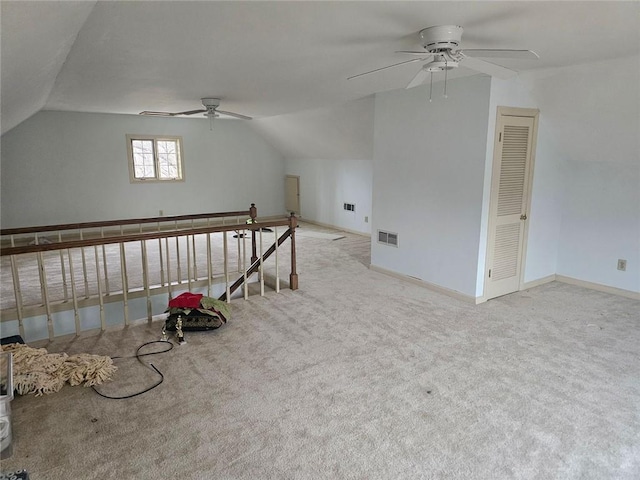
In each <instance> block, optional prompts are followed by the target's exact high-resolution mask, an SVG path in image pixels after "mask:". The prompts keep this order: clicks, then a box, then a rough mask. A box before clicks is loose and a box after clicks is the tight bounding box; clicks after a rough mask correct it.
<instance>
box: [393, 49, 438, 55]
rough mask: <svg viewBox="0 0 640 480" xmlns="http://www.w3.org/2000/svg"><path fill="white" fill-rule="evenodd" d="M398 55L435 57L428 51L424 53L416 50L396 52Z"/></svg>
mask: <svg viewBox="0 0 640 480" xmlns="http://www.w3.org/2000/svg"><path fill="white" fill-rule="evenodd" d="M396 53H406V54H407V55H422V56H433V53H431V52H427V51H426V50H424V51H422V52H418V51H415V50H396Z"/></svg>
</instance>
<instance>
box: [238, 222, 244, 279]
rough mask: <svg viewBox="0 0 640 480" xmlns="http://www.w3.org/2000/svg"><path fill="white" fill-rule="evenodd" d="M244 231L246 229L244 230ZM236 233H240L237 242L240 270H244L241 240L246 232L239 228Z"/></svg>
mask: <svg viewBox="0 0 640 480" xmlns="http://www.w3.org/2000/svg"><path fill="white" fill-rule="evenodd" d="M243 231H244V230H243ZM236 234H237V235H238V242H237V243H238V272H242V270H243V269H242V265H243V263H242V258H241V255H242V254H241V253H240V251H241V247H240V240H241V239H242V238H244V234H242V233H240V230H239V229H238V230H236Z"/></svg>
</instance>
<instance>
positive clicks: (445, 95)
mask: <svg viewBox="0 0 640 480" xmlns="http://www.w3.org/2000/svg"><path fill="white" fill-rule="evenodd" d="M447 70H448V68H447V57H445V58H444V98H449V97H447Z"/></svg>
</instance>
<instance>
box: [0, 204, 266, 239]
mask: <svg viewBox="0 0 640 480" xmlns="http://www.w3.org/2000/svg"><path fill="white" fill-rule="evenodd" d="M251 207H252V208H255V204H253V203H252V204H251ZM251 213H252V212H251V209H249V210H238V211H234V212H217V213H196V214H191V215H171V216H168V217H145V218H129V219H123V220H105V221H100V222H81V223H62V224H59V225H41V226H34V227H17V228H3V229H0V235H2V236H5V235H21V234H26V233H40V232H57V231H62V230H79V229H83V228H99V227H117V226H120V225H138V224H147V223H167V222H180V221H184V220H201V219H205V218H222V217H241V216H245V215H246V216H248V217H251ZM251 218H254V217H251Z"/></svg>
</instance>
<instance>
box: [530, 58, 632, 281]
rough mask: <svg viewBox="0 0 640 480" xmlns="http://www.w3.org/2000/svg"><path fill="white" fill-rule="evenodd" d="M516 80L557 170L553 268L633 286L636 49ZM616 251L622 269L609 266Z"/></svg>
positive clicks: (566, 273) (579, 276)
mask: <svg viewBox="0 0 640 480" xmlns="http://www.w3.org/2000/svg"><path fill="white" fill-rule="evenodd" d="M524 81H527V82H529V84H530V87H531V93H532V96H533V97H534V98H535V100H536V102H537V104H538V105H539V106H540V109H541V111H542V115H543V116H544V117H545V118H546V119H547V125H548V127H549V130H550V131H552V132H553V136H554V143H555V145H556V147H557V161H558V164H559V168H560V169H561V170H560V171H561V179H560V182H559V185H558V186H557V187H556V191H559V192H562V195H561V196H560V199H561V200H560V211H561V212H562V216H561V226H560V230H559V238H558V262H557V271H556V273H557V274H559V275H564V276H567V277H571V278H575V279H578V280H583V281H586V282H591V283H596V284H600V285H606V286H611V287H616V288H620V289H624V290H629V291H633V292H640V88H639V87H638V85H640V56H635V57H629V58H622V59H616V60H607V61H600V62H594V63H590V64H586V65H578V66H572V67H564V68H558V69H552V70H545V71H541V72H532V73H531V74H529V75H528V76H526V77H525V78H524ZM536 168H537V165H536ZM619 258H622V259H626V260H627V271H626V272H620V271H618V270H617V269H616V267H617V260H618V259H619Z"/></svg>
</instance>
